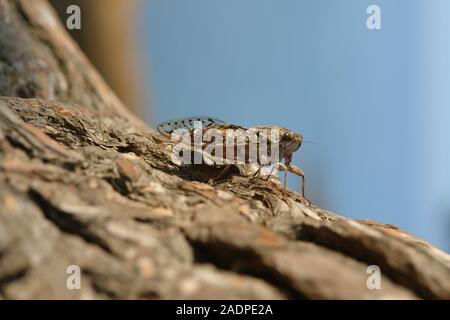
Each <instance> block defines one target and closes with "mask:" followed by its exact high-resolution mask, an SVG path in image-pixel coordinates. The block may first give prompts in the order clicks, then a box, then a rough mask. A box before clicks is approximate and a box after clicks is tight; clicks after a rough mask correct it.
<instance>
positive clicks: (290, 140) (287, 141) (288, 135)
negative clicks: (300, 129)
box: [280, 128, 303, 165]
mask: <svg viewBox="0 0 450 320" xmlns="http://www.w3.org/2000/svg"><path fill="white" fill-rule="evenodd" d="M302 142H303V137H302V135H301V134H298V133H296V132H293V131H291V130H289V129H285V128H281V134H280V158H281V159H285V161H286V164H287V165H289V164H290V163H291V161H292V154H293V153H294V152H295V151H297V150H298V149H299V148H300V146H301V145H302Z"/></svg>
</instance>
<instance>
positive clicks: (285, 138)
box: [281, 132, 292, 141]
mask: <svg viewBox="0 0 450 320" xmlns="http://www.w3.org/2000/svg"><path fill="white" fill-rule="evenodd" d="M291 139H292V134H291V133H290V132H285V133H283V135H282V136H281V140H283V141H287V140H291Z"/></svg>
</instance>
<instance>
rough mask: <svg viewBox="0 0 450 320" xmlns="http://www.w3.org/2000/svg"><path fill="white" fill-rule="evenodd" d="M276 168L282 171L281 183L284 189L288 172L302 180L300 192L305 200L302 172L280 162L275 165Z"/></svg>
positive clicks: (297, 168) (303, 175)
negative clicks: (282, 178) (282, 179)
mask: <svg viewBox="0 0 450 320" xmlns="http://www.w3.org/2000/svg"><path fill="white" fill-rule="evenodd" d="M277 168H278V170H281V171H284V181H283V185H284V188H286V182H287V173H288V171H289V172H290V173H293V174H295V175H297V176H299V177H301V178H302V185H301V191H302V197H303V198H305V173H304V172H303V170H302V169H300V168H299V167H296V166H293V165H285V164H284V163H281V162H279V163H278V164H277ZM305 199H306V198H305Z"/></svg>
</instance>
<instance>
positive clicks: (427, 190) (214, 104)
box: [53, 0, 450, 252]
mask: <svg viewBox="0 0 450 320" xmlns="http://www.w3.org/2000/svg"><path fill="white" fill-rule="evenodd" d="M53 4H54V5H55V6H56V8H57V9H58V11H59V14H60V16H61V18H62V19H63V21H65V19H66V18H67V14H66V12H65V9H66V8H67V6H68V5H69V4H78V5H80V7H81V12H82V29H81V30H72V31H70V33H71V35H72V36H73V37H74V38H75V39H76V40H77V41H78V42H79V44H80V46H81V47H82V48H83V50H84V51H85V52H86V54H87V55H88V56H89V57H90V59H91V60H92V61H93V63H94V64H95V65H96V66H97V68H98V69H99V70H100V71H101V73H102V74H103V75H104V77H105V78H106V80H107V82H108V83H109V84H110V85H111V86H112V88H113V89H114V90H115V91H116V93H117V94H118V95H119V97H120V98H121V99H122V101H124V103H125V104H126V105H127V106H128V107H129V108H130V109H132V110H134V111H135V112H136V113H138V114H140V115H141V116H142V117H143V118H144V119H145V120H147V121H148V123H149V124H150V125H152V126H155V125H156V124H157V123H159V122H161V121H164V120H167V119H171V118H178V117H183V116H190V115H211V116H214V117H217V118H219V119H222V120H225V121H227V122H231V123H236V124H241V125H244V126H254V125H263V124H267V125H279V126H283V127H287V128H290V129H292V130H294V131H296V132H299V133H301V134H302V135H303V136H304V138H305V139H306V140H308V141H312V142H313V144H304V145H303V146H302V148H301V149H300V150H299V152H297V153H296V154H295V158H294V164H295V165H297V166H300V167H301V168H303V170H304V171H305V173H306V177H307V180H306V181H307V185H306V186H307V189H306V191H307V196H308V197H309V198H310V199H311V200H312V201H313V202H314V203H315V204H317V205H318V206H320V207H323V208H326V209H329V210H332V211H335V212H337V213H340V214H342V215H345V216H348V217H352V218H358V219H372V220H377V221H381V222H384V223H391V224H395V225H398V226H399V227H401V228H403V229H405V230H407V231H409V232H411V233H413V234H415V235H417V236H419V237H422V238H424V239H425V240H427V241H429V242H431V243H432V244H434V245H436V246H438V247H440V248H441V249H443V250H446V251H447V252H448V251H450V168H449V165H450V59H449V57H450V41H448V33H449V32H450V19H449V16H450V1H448V0H433V1H427V0H397V1H392V0H371V1H365V0H340V1H331V0H189V1H186V0H133V1H128V0H94V1H92V0H79V1H76V0H54V1H53ZM372 4H375V5H378V6H379V7H380V9H381V26H382V29H381V30H369V29H368V28H367V26H366V20H367V18H368V16H369V15H368V14H367V13H366V9H367V7H368V6H369V5H372ZM299 184H300V179H299V178H298V177H295V176H291V177H290V178H289V185H290V187H291V188H294V189H298V188H299Z"/></svg>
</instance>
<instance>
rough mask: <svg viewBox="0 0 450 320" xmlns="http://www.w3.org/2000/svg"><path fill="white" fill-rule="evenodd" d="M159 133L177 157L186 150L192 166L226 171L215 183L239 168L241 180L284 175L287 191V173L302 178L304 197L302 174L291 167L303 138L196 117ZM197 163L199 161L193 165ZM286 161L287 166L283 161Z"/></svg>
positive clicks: (288, 132)
mask: <svg viewBox="0 0 450 320" xmlns="http://www.w3.org/2000/svg"><path fill="white" fill-rule="evenodd" d="M157 129H158V132H159V133H160V134H161V135H162V136H163V137H164V138H165V139H167V140H170V141H172V142H173V143H174V144H175V143H176V142H178V145H177V147H175V148H173V151H174V154H177V155H178V156H180V153H179V151H180V150H181V149H183V150H184V152H183V154H184V155H187V153H186V148H187V149H188V150H189V151H191V152H192V154H194V155H197V156H198V155H200V157H196V156H193V157H192V156H191V155H190V154H188V156H189V157H188V159H189V160H188V161H191V162H190V164H197V163H199V161H198V160H199V159H200V162H201V163H206V164H208V165H214V166H219V167H223V170H222V171H221V172H220V174H219V175H218V177H216V179H220V178H221V177H223V176H224V175H225V174H226V172H227V171H228V170H229V168H230V167H231V166H236V167H238V168H239V172H240V174H241V175H242V176H255V177H262V178H264V177H265V178H268V177H270V176H273V175H274V174H275V173H276V171H277V170H281V171H284V180H283V185H284V188H286V182H287V173H288V172H291V173H293V174H295V175H297V176H300V177H301V178H302V183H301V192H302V196H303V197H304V196H305V175H304V173H303V170H302V169H300V168H299V167H296V166H294V165H292V164H291V162H292V155H293V153H294V152H295V151H297V150H298V149H299V148H300V146H301V145H302V142H303V137H302V135H300V134H298V133H296V132H293V131H291V130H289V129H286V128H281V127H276V126H256V127H253V128H245V127H242V126H239V125H234V124H230V123H226V122H224V121H222V120H219V119H216V118H212V117H205V116H197V117H187V118H181V119H175V120H169V121H165V122H163V123H161V124H159V125H158V126H157ZM193 158H195V159H194V160H197V161H194V162H192V161H193ZM283 160H284V163H282V161H283Z"/></svg>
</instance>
